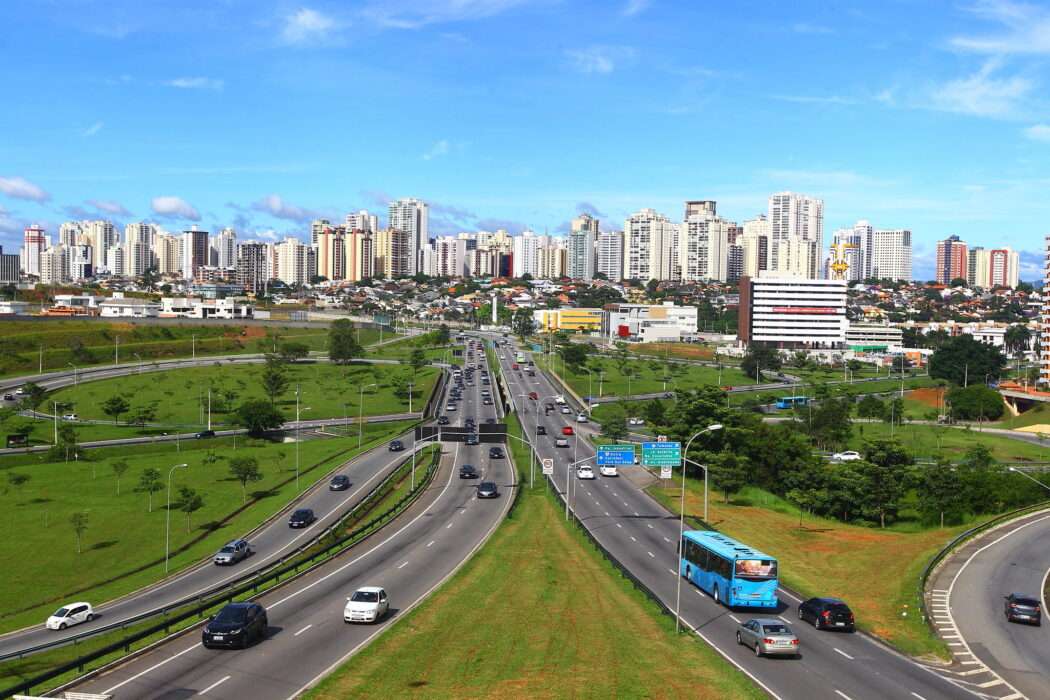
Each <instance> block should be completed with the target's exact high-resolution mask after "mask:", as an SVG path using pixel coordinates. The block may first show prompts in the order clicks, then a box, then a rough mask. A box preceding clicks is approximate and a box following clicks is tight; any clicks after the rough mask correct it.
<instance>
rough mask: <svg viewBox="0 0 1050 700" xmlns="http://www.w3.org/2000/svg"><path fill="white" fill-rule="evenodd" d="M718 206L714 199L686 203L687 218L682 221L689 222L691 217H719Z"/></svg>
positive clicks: (684, 217) (694, 200)
mask: <svg viewBox="0 0 1050 700" xmlns="http://www.w3.org/2000/svg"><path fill="white" fill-rule="evenodd" d="M717 209H718V204H717V202H715V201H714V200H712V199H693V200H688V201H686V203H685V216H683V217H682V221H688V220H689V217H690V216H718V211H717Z"/></svg>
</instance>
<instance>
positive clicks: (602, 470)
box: [598, 464, 620, 476]
mask: <svg viewBox="0 0 1050 700" xmlns="http://www.w3.org/2000/svg"><path fill="white" fill-rule="evenodd" d="M598 473H599V474H601V475H602V476H619V475H620V473H619V472H618V471H616V467H614V466H612V465H611V464H603V465H602V466H600V467H598Z"/></svg>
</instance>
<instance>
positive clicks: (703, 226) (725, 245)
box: [673, 202, 732, 282]
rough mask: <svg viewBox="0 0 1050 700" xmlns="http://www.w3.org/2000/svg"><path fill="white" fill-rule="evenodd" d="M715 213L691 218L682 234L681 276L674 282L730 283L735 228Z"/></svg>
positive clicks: (686, 221) (709, 211)
mask: <svg viewBox="0 0 1050 700" xmlns="http://www.w3.org/2000/svg"><path fill="white" fill-rule="evenodd" d="M688 204H695V203H693V202H690V203H688ZM712 205H713V202H712ZM713 209H714V207H713V206H712V207H711V210H705V209H701V210H699V211H698V212H697V213H694V214H690V215H689V217H688V218H687V219H686V220H685V222H684V223H683V224H682V226H681V229H680V231H679V234H678V262H679V266H680V273H678V274H675V275H673V278H675V279H681V280H682V281H683V282H706V281H712V280H717V281H720V282H724V281H726V277H727V263H728V261H729V227H730V226H732V224H731V223H730V222H728V221H726V220H725V219H722V218H719V217H718V216H716V215H715V214H714V213H712V212H713Z"/></svg>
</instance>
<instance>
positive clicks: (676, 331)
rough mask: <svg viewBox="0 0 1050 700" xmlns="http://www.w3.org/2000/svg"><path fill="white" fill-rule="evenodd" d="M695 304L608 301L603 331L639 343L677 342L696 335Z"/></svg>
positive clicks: (606, 334) (603, 333) (696, 316)
mask: <svg viewBox="0 0 1050 700" xmlns="http://www.w3.org/2000/svg"><path fill="white" fill-rule="evenodd" d="M697 311H698V310H697V308H696V307H695V306H675V305H674V302H671V301H667V302H664V303H663V304H610V305H609V306H606V307H605V319H604V321H603V324H602V335H605V336H607V337H609V338H614V339H619V340H636V341H638V342H642V343H653V342H661V341H670V342H678V341H681V340H684V339H688V338H693V337H695V336H696V329H697V318H698V313H697Z"/></svg>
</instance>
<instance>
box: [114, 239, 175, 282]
mask: <svg viewBox="0 0 1050 700" xmlns="http://www.w3.org/2000/svg"><path fill="white" fill-rule="evenodd" d="M180 242H181V239H180ZM180 248H181V246H180ZM124 262H125V260H124V246H122V245H113V246H110V247H109V250H107V251H106V266H105V267H106V270H107V271H108V272H109V274H111V275H114V276H116V277H119V276H121V275H123V274H124ZM180 269H181V268H180Z"/></svg>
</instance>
